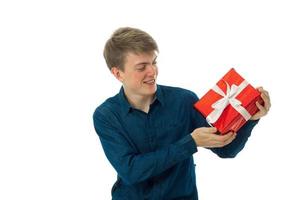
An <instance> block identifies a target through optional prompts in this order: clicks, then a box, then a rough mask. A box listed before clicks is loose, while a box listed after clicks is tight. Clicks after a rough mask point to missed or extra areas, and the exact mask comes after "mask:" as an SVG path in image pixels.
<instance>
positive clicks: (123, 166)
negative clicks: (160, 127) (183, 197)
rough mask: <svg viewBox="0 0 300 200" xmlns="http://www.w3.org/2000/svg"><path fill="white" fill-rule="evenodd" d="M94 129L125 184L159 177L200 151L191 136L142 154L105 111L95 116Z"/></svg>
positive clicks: (96, 113)
mask: <svg viewBox="0 0 300 200" xmlns="http://www.w3.org/2000/svg"><path fill="white" fill-rule="evenodd" d="M93 119H94V127H95V130H96V132H97V134H98V136H99V138H100V141H101V144H102V147H103V149H104V152H105V155H106V157H107V158H108V160H109V161H110V163H111V164H112V166H113V167H114V168H115V170H116V171H117V173H118V175H119V176H120V177H121V178H122V180H123V181H125V182H127V183H128V184H135V183H138V182H141V181H144V180H146V179H149V178H151V177H154V176H156V175H159V174H160V173H162V172H163V171H165V170H166V169H168V168H170V167H172V166H173V165H175V164H176V163H178V162H180V161H183V160H185V159H187V158H190V157H191V156H192V155H193V153H195V152H197V147H196V144H195V142H194V140H193V138H192V137H191V135H190V134H189V135H187V136H185V137H183V138H182V139H180V140H179V141H177V142H176V143H174V144H170V145H168V146H166V147H164V148H161V149H157V150H156V151H153V152H149V153H139V152H137V151H136V149H135V148H134V145H133V144H131V143H130V141H129V140H128V138H126V136H125V135H124V134H123V133H122V130H120V128H118V127H116V126H115V124H114V123H112V122H111V121H109V120H108V118H107V117H105V116H104V115H103V114H102V113H101V112H97V110H96V111H95V113H94V115H93Z"/></svg>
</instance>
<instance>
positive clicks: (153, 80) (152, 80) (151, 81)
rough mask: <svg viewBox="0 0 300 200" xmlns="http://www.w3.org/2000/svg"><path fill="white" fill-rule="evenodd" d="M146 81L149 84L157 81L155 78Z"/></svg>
mask: <svg viewBox="0 0 300 200" xmlns="http://www.w3.org/2000/svg"><path fill="white" fill-rule="evenodd" d="M144 83H146V84H149V85H153V84H154V83H155V79H151V80H148V81H144Z"/></svg>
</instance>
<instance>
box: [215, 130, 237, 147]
mask: <svg viewBox="0 0 300 200" xmlns="http://www.w3.org/2000/svg"><path fill="white" fill-rule="evenodd" d="M235 137H236V133H234V132H229V133H227V134H226V137H223V139H221V140H219V141H215V147H224V146H226V145H228V144H229V143H231V142H232V141H233V140H234V139H235Z"/></svg>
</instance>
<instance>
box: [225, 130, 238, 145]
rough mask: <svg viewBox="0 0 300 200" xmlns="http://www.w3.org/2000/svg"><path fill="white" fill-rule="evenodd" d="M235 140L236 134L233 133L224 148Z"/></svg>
mask: <svg viewBox="0 0 300 200" xmlns="http://www.w3.org/2000/svg"><path fill="white" fill-rule="evenodd" d="M235 138H236V133H233V134H232V136H231V137H230V138H228V140H226V141H225V142H224V146H226V145H227V144H230V143H231V142H232V141H233V140H234V139H235Z"/></svg>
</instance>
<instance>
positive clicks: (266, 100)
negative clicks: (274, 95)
mask: <svg viewBox="0 0 300 200" xmlns="http://www.w3.org/2000/svg"><path fill="white" fill-rule="evenodd" d="M257 90H258V91H259V92H260V93H261V98H262V99H263V101H264V105H261V104H260V103H258V102H256V106H257V107H258V109H259V111H258V112H257V113H256V114H255V115H253V116H252V117H251V118H250V120H258V119H260V118H261V117H263V116H265V115H267V114H268V111H269V110H270V108H271V101H270V96H269V93H268V91H266V90H264V89H263V87H259V88H257Z"/></svg>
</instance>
